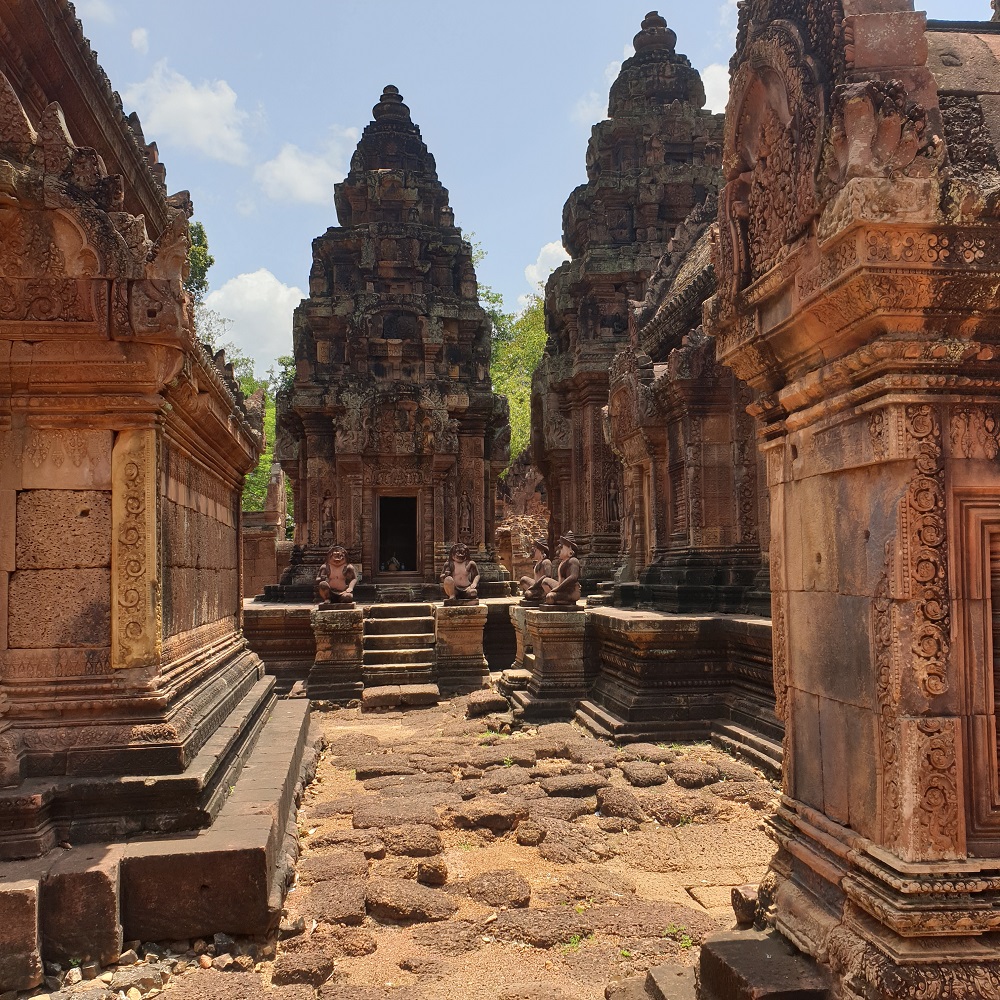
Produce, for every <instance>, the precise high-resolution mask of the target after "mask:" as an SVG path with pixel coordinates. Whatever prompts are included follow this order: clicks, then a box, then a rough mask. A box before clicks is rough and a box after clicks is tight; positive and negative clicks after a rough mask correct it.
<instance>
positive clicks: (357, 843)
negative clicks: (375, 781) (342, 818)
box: [195, 828, 385, 951]
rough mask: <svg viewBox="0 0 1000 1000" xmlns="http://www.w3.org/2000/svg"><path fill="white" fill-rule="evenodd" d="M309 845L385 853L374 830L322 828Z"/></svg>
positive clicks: (374, 854)
mask: <svg viewBox="0 0 1000 1000" xmlns="http://www.w3.org/2000/svg"><path fill="white" fill-rule="evenodd" d="M309 846H310V847H311V848H313V849H315V850H319V849H320V848H322V847H346V848H351V849H353V850H356V851H360V852H361V853H362V854H363V855H364V856H365V857H366V858H381V857H383V856H384V855H385V844H383V843H382V839H381V838H380V837H379V836H378V834H377V833H376V832H375V831H374V830H343V829H340V828H337V829H329V830H323V829H320V830H318V831H317V832H316V833H315V835H314V836H313V837H311V838H310V840H309ZM197 950H198V949H197V948H195V951H197Z"/></svg>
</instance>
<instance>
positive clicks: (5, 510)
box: [0, 490, 17, 573]
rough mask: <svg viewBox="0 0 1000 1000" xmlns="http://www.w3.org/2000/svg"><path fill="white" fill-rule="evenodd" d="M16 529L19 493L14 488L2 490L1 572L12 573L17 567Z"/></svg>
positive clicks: (0, 500)
mask: <svg viewBox="0 0 1000 1000" xmlns="http://www.w3.org/2000/svg"><path fill="white" fill-rule="evenodd" d="M16 530H17V494H16V493H15V492H14V490H0V573H11V572H13V571H14V570H15V569H16V568H17V561H16V558H15V548H14V538H15V536H16Z"/></svg>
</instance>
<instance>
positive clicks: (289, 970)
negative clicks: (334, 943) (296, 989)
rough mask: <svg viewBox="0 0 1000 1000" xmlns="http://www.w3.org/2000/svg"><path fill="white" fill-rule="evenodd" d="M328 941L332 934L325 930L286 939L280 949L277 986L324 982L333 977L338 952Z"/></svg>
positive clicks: (276, 977)
mask: <svg viewBox="0 0 1000 1000" xmlns="http://www.w3.org/2000/svg"><path fill="white" fill-rule="evenodd" d="M328 943H329V942H328V934H327V933H325V932H324V931H322V930H317V931H315V932H314V933H312V934H303V935H300V936H299V937H296V938H292V939H291V940H290V941H287V942H284V943H283V944H282V946H281V947H280V948H279V949H278V957H277V959H276V961H275V963H274V970H273V973H272V976H271V981H272V982H273V983H274V984H275V985H276V986H287V985H290V984H298V983H308V984H309V985H310V986H320V985H322V984H323V983H325V982H326V981H327V979H329V978H330V976H331V974H332V973H333V969H334V965H335V964H336V956H335V955H334V954H333V951H332V949H331V948H329V947H328Z"/></svg>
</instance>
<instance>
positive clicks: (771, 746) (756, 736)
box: [712, 722, 784, 778]
mask: <svg viewBox="0 0 1000 1000" xmlns="http://www.w3.org/2000/svg"><path fill="white" fill-rule="evenodd" d="M712 742H713V743H714V744H715V745H716V746H717V747H719V749H720V750H724V751H725V752H726V753H731V754H733V755H734V756H736V757H742V758H743V759H744V760H745V761H746V762H747V763H748V764H752V765H753V766H754V767H758V768H760V769H761V770H762V771H763V772H764V773H765V774H767V775H769V776H771V777H772V778H779V777H780V776H781V761H782V757H783V756H784V753H783V751H782V747H781V744H780V743H779V742H777V741H775V740H769V739H768V738H767V737H766V736H761V735H760V733H754V732H751V731H750V730H749V729H745V728H744V727H743V726H738V725H736V724H735V723H733V722H716V723H715V724H714V725H713V726H712Z"/></svg>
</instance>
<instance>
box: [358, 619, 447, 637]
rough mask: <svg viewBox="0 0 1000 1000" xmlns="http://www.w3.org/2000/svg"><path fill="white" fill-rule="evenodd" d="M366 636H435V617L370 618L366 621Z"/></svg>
mask: <svg viewBox="0 0 1000 1000" xmlns="http://www.w3.org/2000/svg"><path fill="white" fill-rule="evenodd" d="M365 634H366V635H371V636H376V635H433V634H434V617H433V616H428V617H426V618H425V617H423V616H421V617H419V618H417V617H408V618H369V619H368V620H366V621H365Z"/></svg>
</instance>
